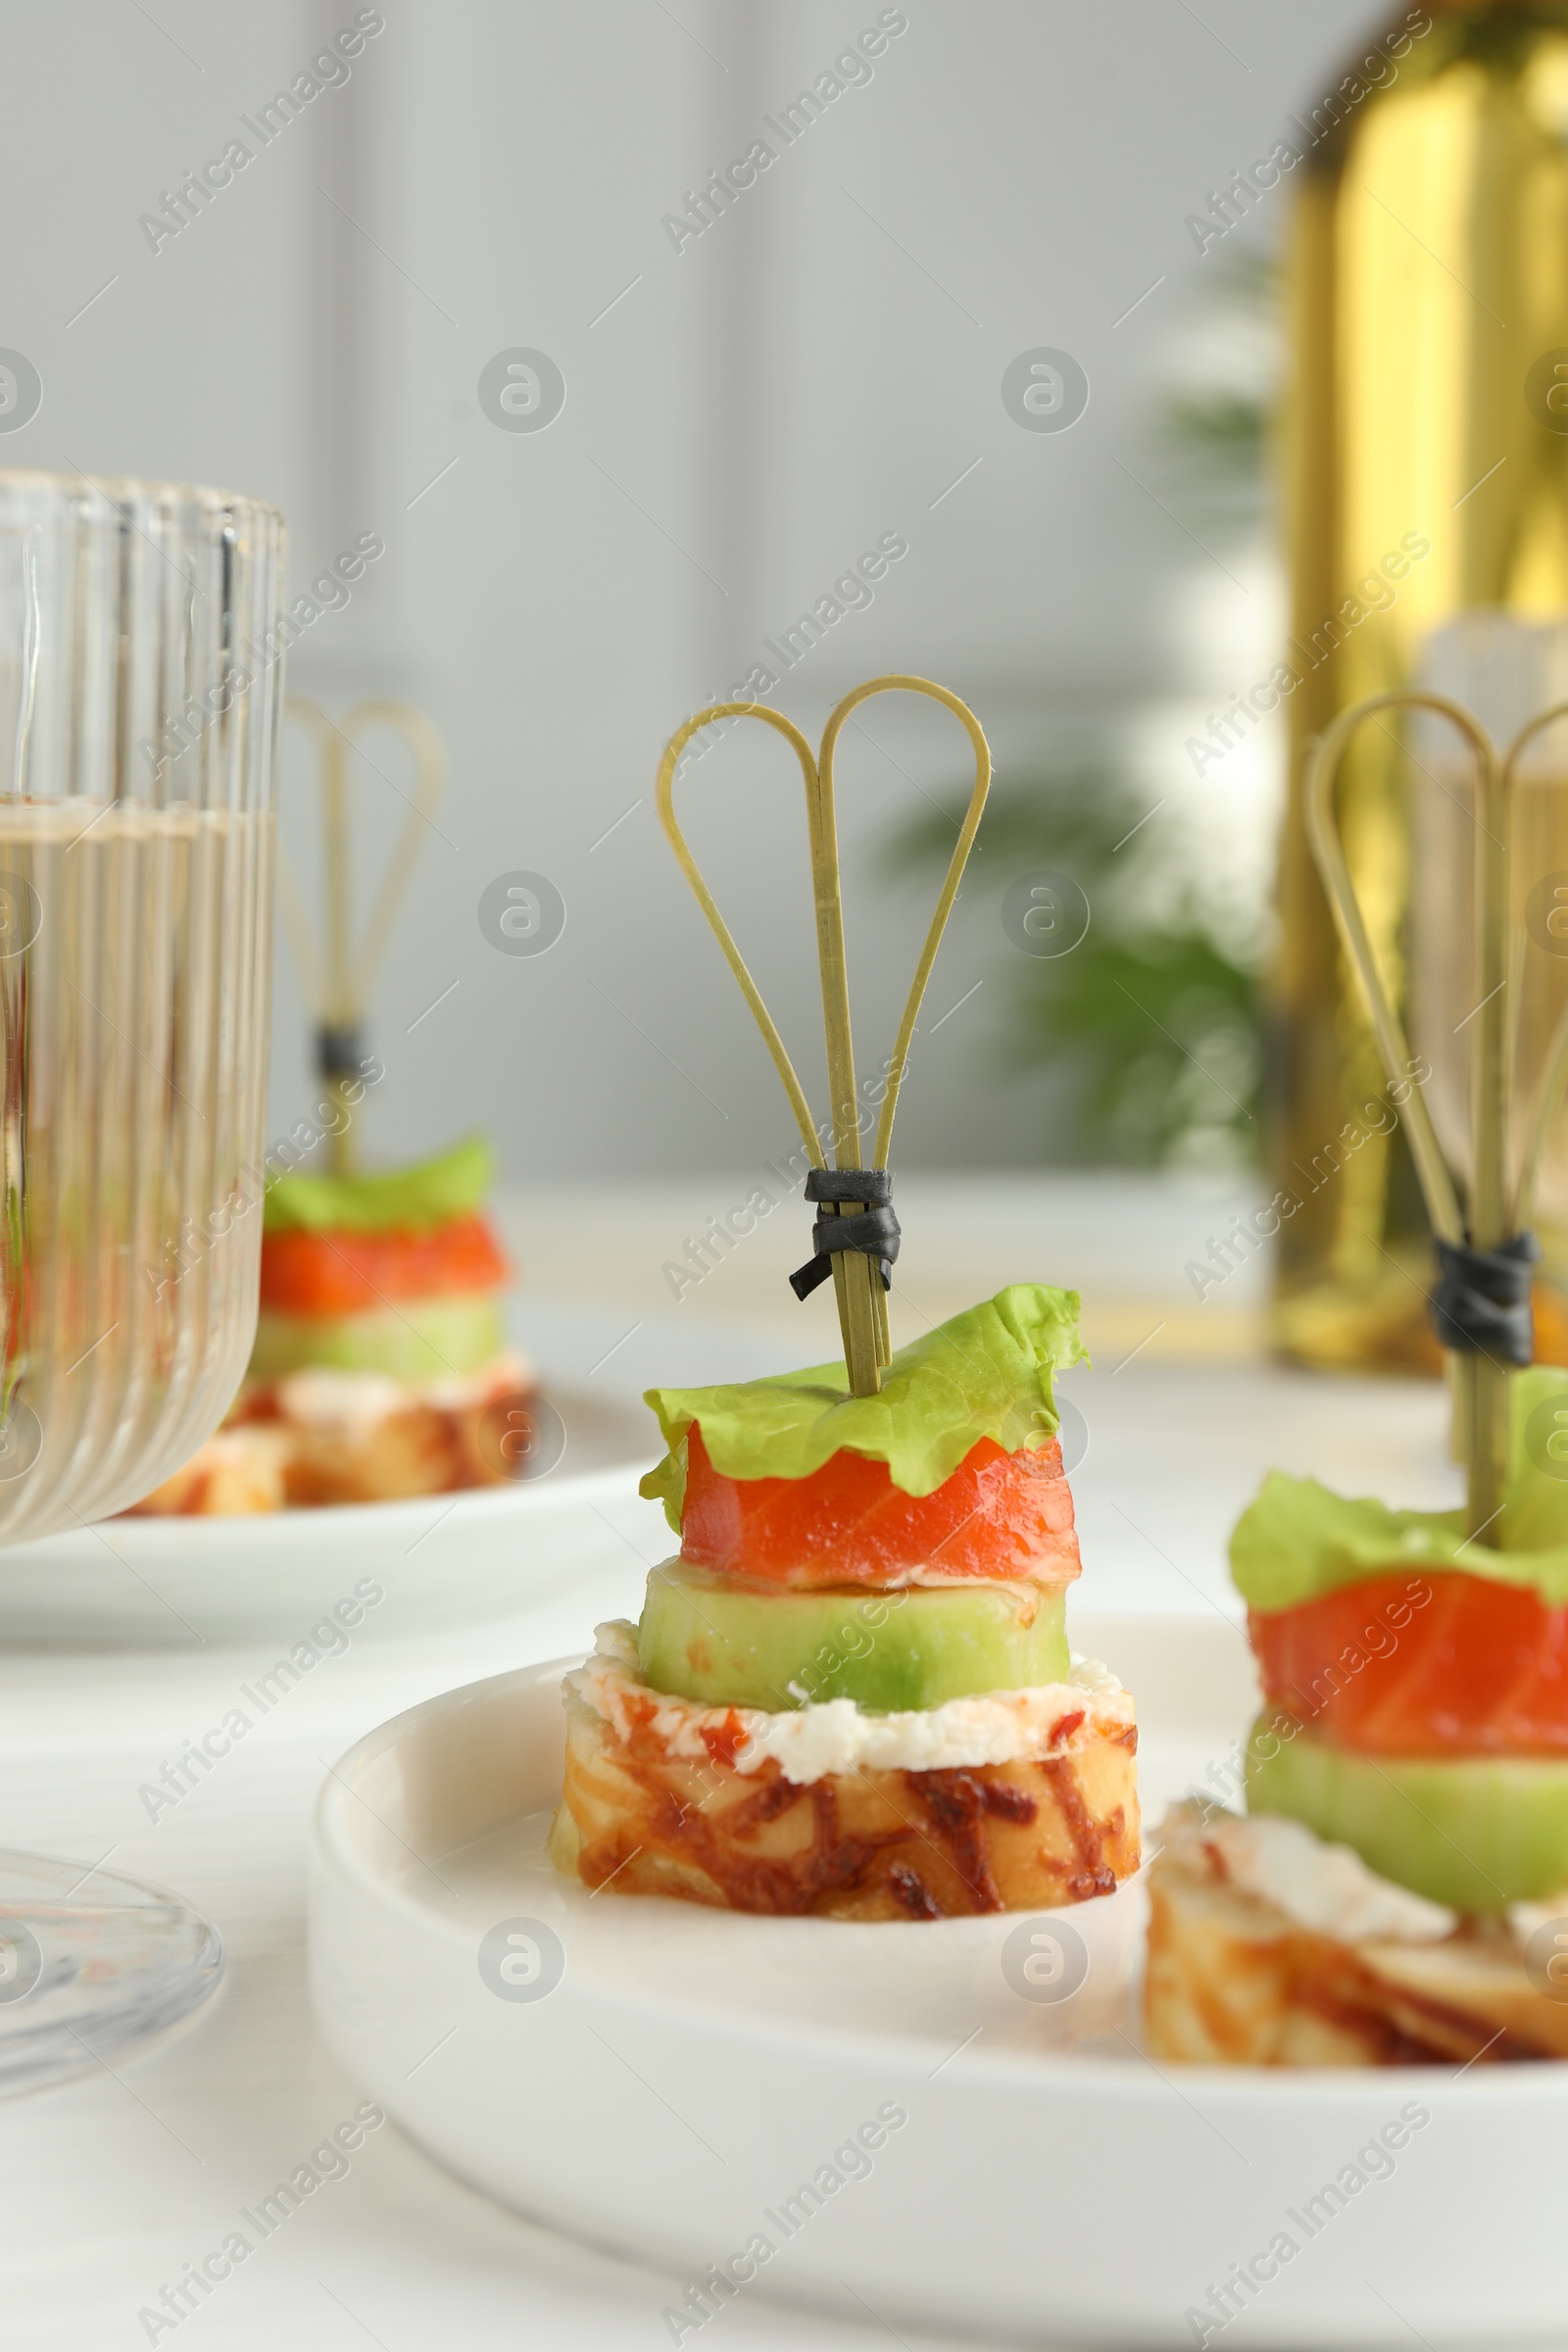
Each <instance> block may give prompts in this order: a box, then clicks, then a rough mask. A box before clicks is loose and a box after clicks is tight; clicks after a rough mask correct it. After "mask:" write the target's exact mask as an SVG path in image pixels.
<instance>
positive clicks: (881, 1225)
mask: <svg viewBox="0 0 1568 2352" xmlns="http://www.w3.org/2000/svg"><path fill="white" fill-rule="evenodd" d="M899 688H902V689H906V690H907V691H910V692H913V693H917V694H923V695H927V696H929V697H931V698H932V699H933V700H935V701H937V702H939V703H941V704H943V705H944V706H945V707H946V708H947V709H948V710H950V711H953V712H954V713H955V714H956V716H957V717H958V718H959V720H960V721H961V723H962V724H963V726H964V728H965V730H966V732H967V733H968V736H969V740H970V743H971V745H972V747H973V750H974V757H975V785H974V790H973V793H972V795H971V797H970V802H969V808H968V811H967V814H966V816H965V819H964V822H963V825H962V827H961V829H960V832H959V836H958V841H957V844H956V848H955V851H954V854H953V858H952V861H951V863H950V865H949V869H948V874H947V878H946V880H945V882H944V884H943V888H942V892H941V895H940V897H939V899H938V902H937V908H936V912H935V915H934V917H933V920H932V923H931V927H930V929H929V931H928V933H927V936H926V941H925V945H924V947H923V949H922V951H921V955H920V959H919V962H918V964H917V966H916V971H915V977H914V982H913V985H912V987H911V989H910V991H909V995H908V999H907V1004H906V1005H905V1009H904V1016H903V1020H902V1022H901V1024H900V1029H899V1033H898V1038H897V1041H896V1043H895V1046H894V1051H893V1055H892V1059H891V1062H890V1064H889V1075H888V1080H887V1089H886V1093H885V1096H884V1099H883V1102H882V1106H881V1112H880V1117H879V1120H878V1125H877V1131H876V1137H875V1144H874V1148H873V1152H872V1155H871V1162H870V1164H869V1166H865V1165H862V1164H861V1141H860V1135H861V1114H860V1112H859V1108H858V1103H859V1097H858V1092H857V1087H856V1081H855V1061H854V1049H853V1044H852V1040H851V1029H850V1007H849V991H848V983H847V978H846V971H845V954H844V926H843V914H842V907H841V904H840V885H839V863H838V842H837V828H836V820H835V814H834V806H833V753H834V747H835V745H836V742H837V739H838V736H839V732H840V730H841V728H842V727H843V725H844V722H845V720H846V719H847V718H848V717H849V715H850V713H851V712H852V711H854V710H855V709H856V708H857V706H858V704H860V703H862V702H863V701H864V700H865V699H866V698H867V697H868V696H869V695H872V694H877V693H882V692H886V691H888V690H891V689H899ZM732 714H736V715H747V716H752V717H756V718H760V719H762V720H763V721H765V722H766V723H767V724H768V725H769V726H771V727H773V728H774V729H775V730H776V731H777V732H778V733H779V734H781V735H782V736H783V737H784V738H785V739H786V741H787V742H788V743H789V744H790V745H791V747H792V748H793V750H794V751H795V754H796V757H797V758H798V760H800V763H801V767H802V771H803V773H804V776H805V779H806V791H807V811H808V830H809V843H810V854H811V868H812V878H813V885H814V898H815V907H816V929H817V950H818V960H819V964H820V969H821V978H822V1003H823V1018H824V1027H825V1033H826V1045H827V1064H828V1079H829V1086H830V1090H831V1096H832V1108H831V1119H830V1121H829V1122H825V1123H824V1124H825V1126H826V1127H827V1128H828V1130H829V1131H830V1132H831V1133H832V1135H833V1138H834V1160H835V1165H834V1166H833V1167H832V1168H829V1167H827V1166H826V1165H825V1163H824V1159H823V1152H822V1147H821V1143H820V1140H819V1135H818V1129H817V1125H816V1122H815V1120H814V1119H813V1117H812V1114H811V1110H810V1107H809V1103H808V1102H807V1099H806V1095H805V1092H804V1090H803V1089H802V1086H801V1083H800V1080H799V1078H798V1077H797V1075H796V1072H795V1069H794V1066H793V1064H792V1062H791V1060H790V1057H789V1054H788V1053H787V1052H786V1050H785V1047H784V1044H783V1041H782V1039H781V1038H780V1036H779V1033H778V1031H777V1029H776V1028H775V1026H774V1024H773V1021H772V1019H771V1016H770V1015H769V1013H768V1011H767V1008H766V1006H765V1005H764V1004H763V1003H762V1000H761V997H760V994H759V992H758V989H757V986H756V983H755V981H754V980H753V978H752V975H751V973H750V972H749V971H748V969H747V967H746V965H745V963H744V961H743V960H742V957H741V956H740V953H739V950H738V949H737V947H736V945H735V942H734V939H733V938H732V936H731V934H730V932H729V929H728V926H727V925H726V924H725V922H724V919H723V917H722V915H721V914H720V913H719V911H718V908H717V907H716V906H715V905H714V903H713V900H712V898H711V894H710V892H709V890H708V887H707V884H706V883H705V882H704V880H703V877H702V875H701V873H700V871H699V870H698V867H697V864H696V861H695V859H694V858H692V855H691V852H690V850H689V849H688V847H687V845H686V842H685V839H684V837H683V835H682V833H681V831H680V828H679V825H678V824H677V822H676V819H675V814H674V807H673V788H674V776H675V766H676V761H677V760H678V759H679V756H680V754H681V752H682V751H683V750H684V748H685V746H686V744H687V743H688V741H689V740H690V739H691V737H692V736H693V735H694V734H696V733H697V732H698V730H699V729H700V728H702V727H704V726H707V725H708V724H710V723H711V721H712V720H714V719H718V718H723V717H727V716H730V715H732ZM990 772H991V761H990V754H989V751H988V749H987V746H986V741H985V737H984V735H983V733H982V732H981V729H980V726H979V723H978V721H977V720H976V719H975V717H974V715H973V713H972V712H971V711H968V710H967V709H966V707H965V706H964V705H963V704H962V703H961V702H959V701H958V699H957V698H956V696H955V695H952V694H950V693H948V692H947V691H946V689H944V688H942V687H939V686H933V685H931V684H929V683H928V682H927V681H925V680H924V679H919V678H912V677H903V676H900V677H888V678H879V679H873V680H872V681H871V682H870V683H869V684H867V685H864V686H860V687H858V688H857V689H856V690H855V692H854V693H852V694H850V695H848V696H846V698H845V699H844V701H843V702H841V703H840V704H839V705H838V707H837V709H836V710H835V711H834V712H833V714H832V716H831V717H830V719H829V721H828V724H827V729H826V732H825V734H824V736H823V741H822V750H821V756H820V759H819V760H818V759H817V758H816V757H815V756H814V755H813V753H812V751H811V748H810V746H809V743H808V742H807V741H806V739H805V737H804V736H803V735H802V734H801V733H800V731H799V730H798V729H797V728H796V727H795V726H794V725H793V724H792V723H791V722H790V721H789V720H788V719H787V718H784V717H782V716H781V715H780V714H779V713H778V712H776V711H770V710H767V709H766V708H764V707H762V706H760V705H751V704H739V703H735V704H720V705H717V706H715V707H714V708H712V709H711V710H707V711H699V712H698V713H697V714H696V716H695V717H693V718H691V719H689V720H688V721H687V722H686V724H685V725H684V726H683V727H681V728H680V729H679V730H678V731H677V732H676V734H675V735H674V736H673V737H672V738H671V739H670V742H669V744H668V745H667V747H666V749H665V752H664V756H663V760H662V765H661V768H660V774H659V809H660V814H661V818H662V823H663V825H664V829H665V832H666V834H667V835H668V837H669V840H670V843H671V846H672V848H673V849H674V851H675V855H676V857H677V858H678V859H679V862H680V864H681V867H682V869H683V871H684V872H685V874H686V877H687V879H688V881H689V882H690V884H691V886H692V889H693V891H694V892H695V894H696V896H697V899H698V902H699V904H700V905H701V907H702V908H703V911H704V913H705V914H706V915H707V917H708V920H709V922H710V924H711V927H712V929H713V931H714V934H715V936H716V938H717V940H718V943H719V946H720V948H721V949H722V951H723V954H724V956H725V957H726V960H727V961H728V963H729V965H730V968H731V970H732V971H733V973H734V974H735V977H736V979H737V981H738V982H739V985H740V987H741V991H742V993H743V995H744V996H745V999H746V1002H747V1004H748V1005H749V1006H750V1007H751V1010H752V1012H753V1015H754V1017H755V1018H756V1020H757V1023H758V1026H759V1028H760V1030H761V1033H762V1037H763V1040H764V1042H765V1043H766V1045H767V1048H768V1051H769V1053H770V1054H771V1055H772V1057H773V1061H774V1065H775V1067H776V1068H777V1070H778V1072H779V1075H780V1077H781V1079H782V1081H783V1084H784V1089H785V1093H786V1095H787V1096H788V1098H789V1102H790V1106H791V1109H792V1110H793V1112H794V1114H795V1117H796V1121H797V1124H798V1126H799V1128H800V1131H801V1136H802V1140H803V1142H804V1143H805V1146H806V1150H807V1153H808V1156H809V1160H810V1163H811V1171H810V1174H809V1177H808V1180H807V1198H808V1199H809V1200H810V1201H814V1202H816V1203H818V1204H819V1208H818V1215H817V1219H816V1223H815V1226H814V1228H813V1242H814V1246H815V1254H814V1255H813V1256H812V1258H811V1259H810V1260H809V1263H808V1264H807V1265H805V1266H803V1267H802V1268H801V1269H800V1270H799V1271H798V1272H797V1273H796V1274H794V1275H792V1276H791V1278H790V1279H791V1284H792V1287H793V1288H794V1290H795V1292H796V1295H797V1297H798V1298H800V1299H803V1300H804V1299H807V1298H808V1297H809V1295H810V1293H811V1292H813V1291H814V1290H815V1289H816V1288H817V1286H818V1285H819V1284H821V1283H825V1282H827V1280H828V1279H829V1278H830V1277H831V1279H832V1281H833V1285H834V1293H835V1300H836V1304H837V1307H838V1313H839V1322H840V1329H841V1333H842V1336H843V1341H844V1360H843V1361H842V1362H841V1363H829V1364H822V1365H817V1366H815V1367H812V1368H810V1369H808V1370H806V1371H800V1372H789V1373H785V1374H783V1375H781V1376H779V1377H778V1378H776V1379H768V1380H760V1381H750V1382H745V1383H741V1384H737V1385H733V1386H728V1387H720V1388H712V1389H686V1390H676V1389H656V1390H651V1391H649V1393H648V1401H649V1403H650V1404H651V1405H652V1406H653V1408H654V1410H655V1412H656V1413H657V1414H658V1417H659V1421H660V1426H661V1429H662V1434H663V1437H664V1442H665V1446H666V1449H667V1450H666V1452H665V1454H664V1457H663V1459H662V1462H661V1463H660V1464H659V1466H658V1468H657V1469H656V1470H654V1471H653V1472H651V1473H650V1475H649V1477H648V1478H646V1479H645V1480H644V1481H643V1490H642V1491H643V1493H644V1495H647V1496H648V1497H649V1498H650V1499H651V1500H655V1501H659V1502H662V1504H663V1506H664V1510H665V1513H666V1516H667V1518H668V1520H669V1524H670V1526H671V1527H672V1528H673V1529H674V1530H675V1531H676V1532H677V1533H678V1535H679V1537H680V1551H679V1553H678V1555H677V1556H676V1557H675V1558H674V1559H672V1560H670V1561H668V1562H666V1563H665V1564H664V1565H663V1566H662V1567H659V1568H656V1569H655V1570H654V1571H653V1573H652V1575H651V1576H650V1578H649V1581H648V1593H647V1599H646V1602H645V1606H644V1609H643V1614H642V1618H641V1621H640V1623H639V1624H638V1625H636V1626H632V1625H630V1624H625V1623H616V1624H613V1625H608V1626H602V1627H601V1628H600V1629H599V1640H598V1649H597V1652H596V1654H595V1656H594V1657H593V1658H592V1659H590V1661H589V1662H588V1664H587V1666H586V1667H584V1668H583V1669H582V1670H581V1671H580V1672H578V1673H575V1674H572V1675H569V1676H568V1677H567V1680H566V1709H567V1735H566V1763H565V1777H564V1797H563V1802H562V1805H561V1808H560V1811H559V1812H558V1814H557V1817H556V1824H555V1829H554V1832H553V1836H552V1852H553V1854H554V1857H555V1859H556V1862H557V1864H558V1867H560V1868H561V1869H562V1870H564V1871H566V1872H569V1873H571V1874H573V1875H575V1876H577V1877H578V1878H580V1879H581V1880H582V1882H583V1883H584V1884H585V1885H587V1886H588V1887H594V1888H597V1887H607V1888H608V1887H611V1886H612V1885H613V1888H614V1891H615V1892H617V1893H620V1894H664V1895H675V1896H679V1897H681V1898H683V1899H685V1900H688V1901H693V1902H700V1903H708V1904H712V1905H716V1906H720V1907H724V1908H729V1909H733V1910H741V1911H753V1912H771V1913H815V1914H818V1915H821V1916H825V1917H833V1918H842V1919H860V1920H899V1919H904V1920H934V1919H940V1918H944V1917H947V1916H951V1915H955V1914H963V1913H974V1912H987V1911H1003V1910H1016V1909H1041V1908H1044V1907H1047V1906H1050V1905H1055V1904H1062V1903H1073V1902H1079V1901H1083V1900H1086V1899H1088V1898H1090V1897H1092V1896H1096V1895H1101V1894H1108V1893H1110V1892H1112V1891H1113V1890H1114V1888H1115V1887H1116V1886H1117V1884H1118V1883H1119V1882H1120V1881H1121V1880H1122V1879H1123V1878H1125V1877H1126V1876H1127V1875H1128V1874H1129V1873H1130V1872H1132V1871H1134V1870H1136V1868H1137V1867H1138V1859H1139V1853H1138V1803H1137V1786H1136V1766H1135V1760H1134V1759H1135V1754H1136V1747H1137V1730H1136V1723H1135V1715H1134V1707H1133V1702H1132V1699H1131V1697H1130V1695H1129V1693H1128V1692H1127V1691H1124V1690H1122V1688H1121V1686H1120V1685H1119V1684H1118V1683H1117V1682H1116V1680H1115V1678H1114V1676H1112V1675H1110V1674H1108V1673H1107V1672H1106V1671H1105V1670H1104V1669H1103V1668H1102V1667H1099V1666H1096V1665H1094V1664H1092V1663H1090V1662H1088V1661H1085V1660H1082V1659H1077V1658H1074V1657H1073V1656H1072V1655H1071V1653H1070V1652H1069V1650H1068V1646H1067V1641H1066V1635H1065V1630H1064V1623H1063V1618H1064V1600H1065V1592H1066V1587H1067V1585H1068V1584H1069V1583H1070V1582H1071V1581H1072V1580H1073V1579H1075V1578H1076V1577H1077V1575H1078V1573H1079V1558H1078V1544H1077V1537H1076V1533H1075V1531H1074V1526H1073V1514H1072V1498H1071V1495H1070V1494H1069V1492H1068V1488H1067V1482H1066V1478H1065V1476H1064V1475H1063V1471H1062V1462H1061V1447H1060V1444H1059V1440H1058V1438H1057V1413H1056V1406H1055V1400H1054V1390H1053V1377H1054V1373H1055V1372H1056V1371H1057V1370H1060V1369H1063V1368H1064V1367H1066V1366H1067V1365H1070V1364H1073V1363H1076V1362H1078V1361H1081V1360H1082V1359H1083V1348H1082V1345H1081V1342H1080V1341H1079V1338H1078V1331H1077V1313H1078V1299H1077V1295H1076V1294H1075V1293H1073V1292H1067V1291H1060V1290H1054V1289H1052V1288H1050V1287H1049V1286H1047V1285H1044V1284H1034V1283H1018V1284H1014V1285H1012V1286H1011V1287H1010V1288H1008V1289H1006V1290H1005V1291H1002V1292H1001V1293H999V1294H998V1296H997V1297H996V1298H995V1299H990V1300H987V1301H985V1302H984V1303H982V1304H980V1305H978V1306H975V1307H971V1308H970V1309H968V1310H967V1312H965V1313H963V1314H960V1315H956V1316H955V1317H953V1318H952V1320H951V1321H949V1322H947V1323H945V1324H942V1325H941V1326H939V1327H938V1328H936V1329H934V1330H928V1331H927V1332H925V1333H924V1334H923V1335H922V1336H921V1337H920V1338H918V1339H916V1340H914V1341H913V1342H911V1343H910V1344H909V1345H908V1346H907V1347H905V1348H900V1349H898V1350H897V1351H894V1350H893V1349H892V1348H891V1347H890V1342H889V1333H888V1323H887V1294H888V1292H889V1290H890V1289H891V1287H892V1266H893V1261H894V1260H895V1259H896V1257H897V1255H898V1251H899V1244H900V1233H899V1225H898V1219H897V1217H896V1216H895V1215H894V1213H893V1208H892V1201H891V1194H892V1178H891V1175H890V1173H889V1170H888V1150H889V1144H890V1140H891V1135H892V1129H893V1119H894V1113H895V1110H896V1108H897V1104H898V1100H899V1094H900V1090H901V1087H902V1085H903V1081H904V1076H905V1070H906V1065H907V1058H908V1052H909V1045H910V1040H911V1039H912V1036H913V1034H914V1024H915V1020H916V1017H917V1015H918V1012H919V1008H920V1003H921V999H922V997H923V995H924V991H925V986H926V982H927V980H928V978H929V976H930V972H931V967H932V964H933V962H934V960H935V957H936V953H937V948H938V945H939V943H940V940H941V937H942V932H943V928H944V926H945V924H946V921H947V917H948V913H949V910H950V909H951V907H952V905H953V902H954V899H955V897H956V893H957V888H958V882H959V878H960V876H961V874H962V871H963V867H964V862H965V860H966V858H967V857H968V854H969V850H970V847H971V844H972V842H973V840H974V835H975V830H976V828H977V826H978V824H979V821H980V815H981V811H982V809H983V807H984V803H985V796H986V790H987V786H988V784H989V780H990Z"/></svg>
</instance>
